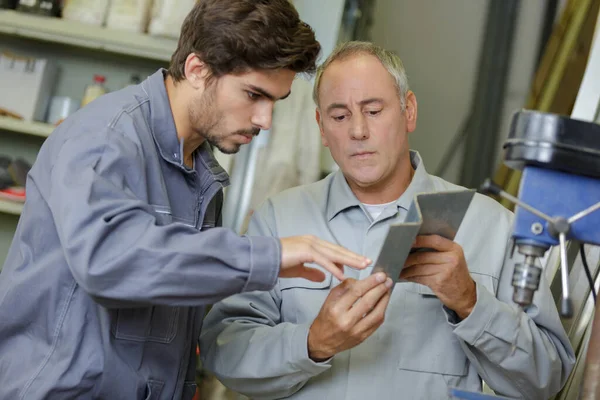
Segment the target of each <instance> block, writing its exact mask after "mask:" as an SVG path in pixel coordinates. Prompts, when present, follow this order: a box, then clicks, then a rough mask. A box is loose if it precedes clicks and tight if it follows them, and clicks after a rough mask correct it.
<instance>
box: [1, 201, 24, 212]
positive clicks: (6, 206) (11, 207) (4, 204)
mask: <svg viewBox="0 0 600 400" xmlns="http://www.w3.org/2000/svg"><path fill="white" fill-rule="evenodd" d="M21 211H23V204H21V203H17V202H15V201H8V200H1V199H0V212H2V213H5V214H12V215H21Z"/></svg>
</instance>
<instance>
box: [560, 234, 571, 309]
mask: <svg viewBox="0 0 600 400" xmlns="http://www.w3.org/2000/svg"><path fill="white" fill-rule="evenodd" d="M558 240H559V241H560V277H561V280H562V293H563V299H568V298H569V271H568V267H567V265H568V264H567V238H566V235H565V234H564V233H560V234H559V235H558Z"/></svg>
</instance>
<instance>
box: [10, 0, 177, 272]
mask: <svg viewBox="0 0 600 400" xmlns="http://www.w3.org/2000/svg"><path fill="white" fill-rule="evenodd" d="M3 39H6V41H3ZM28 44H31V47H29V45H28ZM46 45H47V46H46ZM19 46H23V53H25V54H26V55H30V56H34V57H38V56H39V57H42V58H43V57H47V58H53V59H54V61H55V62H57V64H58V65H60V68H62V71H63V77H65V76H68V80H66V79H60V78H59V79H58V81H59V82H58V83H57V88H55V94H54V95H60V96H69V97H72V98H77V94H76V93H78V92H82V91H83V87H84V85H85V83H82V79H81V77H82V76H88V75H89V76H90V77H91V75H92V73H95V71H99V72H98V73H105V74H108V76H113V78H114V77H115V76H116V79H115V80H113V81H111V82H123V81H124V80H125V79H126V78H125V76H131V74H134V73H135V74H139V75H140V76H146V74H149V73H152V71H155V70H156V68H158V67H166V66H167V65H168V62H169V61H170V59H171V55H172V53H173V52H174V51H175V49H176V47H177V40H175V39H169V38H164V37H154V36H150V35H147V34H140V33H132V32H126V31H119V30H113V29H107V28H104V27H98V26H93V25H89V24H84V23H78V22H75V21H69V20H63V19H61V18H53V17H43V16H37V15H31V14H26V13H22V12H17V11H14V10H4V9H3V10H0V51H2V50H5V51H9V52H16V53H18V54H20V53H21V48H20V47H19ZM51 49H53V50H51ZM119 60H122V61H123V62H119ZM67 71H68V72H67ZM90 71H92V72H90ZM111 74H113V75H111ZM109 79H110V78H109ZM67 82H68V83H67ZM118 85H119V84H117V87H116V88H115V87H113V88H112V89H114V90H116V89H117V88H118V87H119V86H118ZM71 88H78V89H71ZM54 128H55V127H54V126H53V125H50V124H46V123H42V122H27V121H22V120H18V119H14V118H10V117H4V116H0V149H1V150H2V151H0V153H3V154H6V155H10V156H24V157H25V158H26V159H29V160H30V161H33V160H34V159H35V152H36V150H34V149H37V148H38V146H39V145H40V144H41V143H43V140H44V139H45V138H47V137H48V136H49V135H50V134H51V133H52V131H53V130H54ZM15 133H16V134H18V135H21V134H22V135H24V137H23V139H22V143H23V145H22V146H23V147H22V148H21V147H19V146H20V145H18V144H17V143H21V138H19V137H15V136H14V134H15ZM25 136H27V137H25ZM35 138H39V139H41V140H36V139H35ZM22 210H23V204H21V203H18V202H12V201H8V200H1V199H0V268H1V265H2V261H3V258H4V256H5V252H6V248H5V247H4V246H5V244H6V243H10V238H11V237H12V234H13V233H14V229H15V228H16V223H15V222H14V220H13V219H12V217H11V215H13V216H14V215H16V216H19V215H21V212H22Z"/></svg>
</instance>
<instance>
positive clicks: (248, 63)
mask: <svg viewBox="0 0 600 400" xmlns="http://www.w3.org/2000/svg"><path fill="white" fill-rule="evenodd" d="M320 50H321V45H320V44H319V42H318V41H317V40H316V39H315V33H314V31H313V30H312V28H311V27H310V26H309V25H308V24H306V23H304V22H302V21H301V20H300V16H299V15H298V11H296V9H295V8H294V6H293V5H292V4H291V3H290V2H289V0H199V1H198V2H196V4H195V5H194V8H193V9H192V11H191V12H190V13H189V14H188V16H187V17H186V19H185V21H184V22H183V25H182V27H181V35H180V37H179V43H178V45H177V50H175V53H173V56H172V57H171V65H170V66H169V74H170V75H171V76H172V78H173V79H174V80H175V81H181V80H183V79H184V78H185V72H184V69H185V60H186V58H187V57H188V55H190V54H191V53H194V54H196V55H198V57H200V58H201V59H202V61H204V62H205V63H206V64H207V65H208V66H209V68H210V73H211V77H215V78H219V77H221V76H223V75H226V74H231V73H241V72H245V71H248V70H251V69H279V68H287V69H290V70H292V71H294V72H296V73H309V74H312V73H314V72H315V70H316V60H317V57H318V55H319V52H320Z"/></svg>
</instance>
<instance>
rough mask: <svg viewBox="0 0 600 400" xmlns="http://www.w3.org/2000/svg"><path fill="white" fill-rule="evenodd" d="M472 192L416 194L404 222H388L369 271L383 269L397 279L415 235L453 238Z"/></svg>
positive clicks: (469, 202) (469, 201)
mask: <svg viewBox="0 0 600 400" xmlns="http://www.w3.org/2000/svg"><path fill="white" fill-rule="evenodd" d="M474 194H475V191H474V190H459V191H449V192H438V193H421V194H417V195H416V196H415V199H414V201H413V203H412V205H411V207H410V209H409V210H408V215H407V217H406V220H405V222H402V223H398V224H392V225H390V228H389V231H388V234H387V236H386V238H385V241H384V243H383V246H382V247H381V251H380V252H379V256H378V258H377V261H376V262H375V266H374V267H373V270H372V272H371V273H372V274H374V273H376V272H380V271H383V272H385V273H386V274H387V275H388V276H389V277H390V278H392V279H393V280H394V281H395V282H398V281H399V280H400V272H401V271H402V268H403V267H404V262H405V261H406V258H407V257H408V255H409V254H410V252H411V251H415V249H412V244H413V243H414V241H415V238H416V237H417V235H433V234H435V235H440V236H443V237H445V238H447V239H450V240H454V237H455V236H456V232H458V229H459V227H460V224H461V223H462V220H463V218H464V216H465V214H466V212H467V209H468V208H469V205H470V204H471V200H472V199H473V195H474ZM419 250H421V251H427V250H428V249H418V250H417V251H419Z"/></svg>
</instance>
